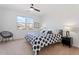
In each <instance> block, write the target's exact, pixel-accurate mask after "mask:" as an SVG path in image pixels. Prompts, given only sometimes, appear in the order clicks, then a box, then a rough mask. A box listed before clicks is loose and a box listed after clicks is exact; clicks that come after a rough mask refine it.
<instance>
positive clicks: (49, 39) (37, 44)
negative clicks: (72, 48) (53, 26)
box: [25, 31, 61, 55]
mask: <svg viewBox="0 0 79 59" xmlns="http://www.w3.org/2000/svg"><path fill="white" fill-rule="evenodd" d="M25 39H26V40H27V41H28V42H30V44H31V45H32V49H33V51H34V53H35V55H36V54H37V52H38V51H40V50H41V48H43V47H45V46H48V45H49V44H52V43H57V42H61V35H60V34H54V33H52V32H49V31H46V32H44V33H34V32H33V33H29V34H27V35H26V37H25Z"/></svg>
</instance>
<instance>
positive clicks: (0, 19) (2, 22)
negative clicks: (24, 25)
mask: <svg viewBox="0 0 79 59" xmlns="http://www.w3.org/2000/svg"><path fill="white" fill-rule="evenodd" d="M17 16H31V17H33V18H34V21H38V22H40V20H39V16H34V15H28V14H26V13H25V14H24V13H20V12H16V11H13V10H8V9H4V8H0V31H4V30H5V31H11V32H12V33H13V34H14V38H15V39H19V38H24V37H25V34H26V33H27V30H17V27H16V17H17Z"/></svg>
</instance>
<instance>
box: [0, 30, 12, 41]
mask: <svg viewBox="0 0 79 59" xmlns="http://www.w3.org/2000/svg"><path fill="white" fill-rule="evenodd" d="M0 36H1V37H2V40H1V41H4V39H6V41H8V40H9V38H12V39H13V33H11V32H9V31H2V32H0Z"/></svg>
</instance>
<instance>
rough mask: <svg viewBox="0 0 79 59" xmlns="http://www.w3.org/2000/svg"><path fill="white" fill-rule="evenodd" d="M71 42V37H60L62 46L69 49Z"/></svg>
mask: <svg viewBox="0 0 79 59" xmlns="http://www.w3.org/2000/svg"><path fill="white" fill-rule="evenodd" d="M72 41H73V40H72V37H66V36H64V37H62V44H63V45H67V46H69V48H70V47H71V46H72Z"/></svg>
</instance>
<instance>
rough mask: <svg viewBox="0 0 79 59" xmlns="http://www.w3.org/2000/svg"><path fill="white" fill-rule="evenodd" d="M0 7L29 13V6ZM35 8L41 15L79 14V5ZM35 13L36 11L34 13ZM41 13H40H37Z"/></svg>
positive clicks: (10, 5) (8, 5) (37, 6)
mask: <svg viewBox="0 0 79 59" xmlns="http://www.w3.org/2000/svg"><path fill="white" fill-rule="evenodd" d="M0 7H3V8H6V9H11V10H15V11H17V12H18V11H19V12H24V13H27V12H28V9H29V7H30V5H29V4H0ZM34 7H35V8H37V9H39V10H40V11H41V12H40V13H41V14H57V13H64V12H65V14H66V13H78V11H79V5H77V4H35V5H34ZM34 12H35V11H34ZM35 13H39V12H35Z"/></svg>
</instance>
